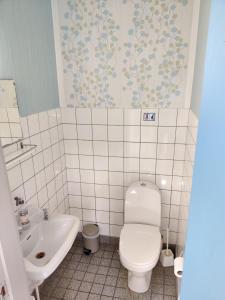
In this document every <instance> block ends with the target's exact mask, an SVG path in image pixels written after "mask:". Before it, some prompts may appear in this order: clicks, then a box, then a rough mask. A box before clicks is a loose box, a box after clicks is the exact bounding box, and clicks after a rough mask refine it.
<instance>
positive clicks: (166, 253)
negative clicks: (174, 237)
mask: <svg viewBox="0 0 225 300" xmlns="http://www.w3.org/2000/svg"><path fill="white" fill-rule="evenodd" d="M160 262H161V264H162V266H163V267H171V266H173V265H174V255H173V252H172V251H171V250H170V249H169V227H167V230H166V249H164V250H162V251H161V254H160Z"/></svg>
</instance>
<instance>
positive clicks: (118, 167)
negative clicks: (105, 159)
mask: <svg viewBox="0 0 225 300" xmlns="http://www.w3.org/2000/svg"><path fill="white" fill-rule="evenodd" d="M109 170H110V171H121V172H122V171H123V158H122V157H109Z"/></svg>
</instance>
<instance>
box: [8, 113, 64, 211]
mask: <svg viewBox="0 0 225 300" xmlns="http://www.w3.org/2000/svg"><path fill="white" fill-rule="evenodd" d="M21 126H22V131H23V136H24V138H25V140H24V143H27V144H29V143H31V144H36V145H37V148H36V150H35V151H33V154H32V155H30V156H28V157H26V158H25V159H23V160H20V161H19V162H18V161H17V162H16V163H14V164H13V166H12V164H10V168H8V170H7V171H8V178H9V184H10V189H11V191H12V201H13V203H14V205H15V201H14V200H13V199H14V197H15V196H18V197H22V198H23V199H24V200H25V202H26V203H28V202H29V203H30V204H33V205H35V206H38V207H47V208H48V209H49V211H50V213H52V212H54V211H60V212H65V211H67V210H68V200H67V194H68V193H67V181H66V169H65V155H64V142H63V131H62V124H61V112H60V109H57V110H51V111H47V112H42V113H39V114H33V115H30V116H28V117H25V118H21ZM15 210H16V207H15Z"/></svg>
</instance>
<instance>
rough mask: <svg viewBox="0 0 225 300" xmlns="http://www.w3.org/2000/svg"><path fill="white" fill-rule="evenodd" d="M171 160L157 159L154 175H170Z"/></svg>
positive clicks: (171, 170) (171, 169)
mask: <svg viewBox="0 0 225 300" xmlns="http://www.w3.org/2000/svg"><path fill="white" fill-rule="evenodd" d="M172 172H173V160H167V159H163V160H161V159H158V160H157V162H156V174H162V175H172Z"/></svg>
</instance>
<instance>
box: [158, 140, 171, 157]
mask: <svg viewBox="0 0 225 300" xmlns="http://www.w3.org/2000/svg"><path fill="white" fill-rule="evenodd" d="M173 157H174V144H158V145H157V159H173Z"/></svg>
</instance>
